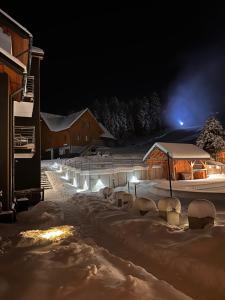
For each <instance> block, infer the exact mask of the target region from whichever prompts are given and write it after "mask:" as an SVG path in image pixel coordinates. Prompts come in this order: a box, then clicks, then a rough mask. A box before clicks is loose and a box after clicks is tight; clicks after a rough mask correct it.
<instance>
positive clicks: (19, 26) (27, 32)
mask: <svg viewBox="0 0 225 300" xmlns="http://www.w3.org/2000/svg"><path fill="white" fill-rule="evenodd" d="M0 16H1V19H5V20H7V21H8V22H10V23H11V24H12V25H13V26H15V27H16V28H17V29H18V30H19V31H20V32H22V33H23V35H26V36H28V37H29V38H32V34H31V33H30V32H29V31H28V30H27V29H26V28H25V27H23V26H22V25H21V24H19V23H18V22H17V21H16V20H14V19H13V18H12V17H10V16H9V15H8V14H7V13H6V12H4V11H3V10H2V9H0Z"/></svg>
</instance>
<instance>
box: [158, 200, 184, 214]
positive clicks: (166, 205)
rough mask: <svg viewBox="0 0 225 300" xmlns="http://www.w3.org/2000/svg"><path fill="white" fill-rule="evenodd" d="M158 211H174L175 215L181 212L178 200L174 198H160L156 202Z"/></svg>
mask: <svg viewBox="0 0 225 300" xmlns="http://www.w3.org/2000/svg"><path fill="white" fill-rule="evenodd" d="M158 209H159V210H160V211H164V212H167V211H176V212H177V213H180V212H181V203H180V200H179V199H178V198H175V197H172V198H170V197H165V198H161V199H160V200H159V202H158Z"/></svg>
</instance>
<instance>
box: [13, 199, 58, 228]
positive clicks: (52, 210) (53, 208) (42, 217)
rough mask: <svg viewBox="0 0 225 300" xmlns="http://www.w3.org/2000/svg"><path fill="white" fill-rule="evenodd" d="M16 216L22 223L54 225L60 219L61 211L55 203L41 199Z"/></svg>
mask: <svg viewBox="0 0 225 300" xmlns="http://www.w3.org/2000/svg"><path fill="white" fill-rule="evenodd" d="M17 218H18V221H19V222H20V223H24V224H35V225H42V224H45V225H49V226H54V225H55V224H58V223H60V222H61V221H62V219H63V213H62V211H61V209H60V208H59V206H58V205H57V204H56V203H54V202H52V201H41V202H39V203H38V204H37V205H35V206H34V207H32V208H31V209H30V210H28V211H25V212H22V213H20V214H18V216H17Z"/></svg>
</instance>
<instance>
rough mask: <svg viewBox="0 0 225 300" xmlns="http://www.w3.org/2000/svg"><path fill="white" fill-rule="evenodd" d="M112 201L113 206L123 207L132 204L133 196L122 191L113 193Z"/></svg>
mask: <svg viewBox="0 0 225 300" xmlns="http://www.w3.org/2000/svg"><path fill="white" fill-rule="evenodd" d="M113 199H114V204H115V205H116V206H118V207H123V206H124V205H126V204H128V203H131V202H133V196H132V195H131V194H129V193H126V192H124V191H118V192H115V193H114V194H113ZM129 206H130V205H129Z"/></svg>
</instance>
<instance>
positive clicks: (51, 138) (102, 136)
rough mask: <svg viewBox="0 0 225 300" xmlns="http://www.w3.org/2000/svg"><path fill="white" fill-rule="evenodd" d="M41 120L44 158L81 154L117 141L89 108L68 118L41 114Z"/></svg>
mask: <svg viewBox="0 0 225 300" xmlns="http://www.w3.org/2000/svg"><path fill="white" fill-rule="evenodd" d="M41 120H42V121H41V145H42V156H43V157H44V158H49V159H51V158H58V157H60V156H69V155H72V154H79V153H80V152H81V151H83V150H84V149H85V148H87V147H89V146H93V145H97V144H98V145H99V144H101V143H106V144H107V143H110V141H114V140H115V138H114V137H113V136H112V135H111V134H110V133H109V132H108V130H107V129H106V128H105V127H104V126H103V125H102V124H100V123H99V122H98V121H97V120H96V118H95V117H94V115H93V114H92V113H91V111H90V110H89V109H88V108H86V109H84V110H82V111H79V112H76V113H73V114H70V115H67V116H62V115H54V114H49V113H41Z"/></svg>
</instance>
